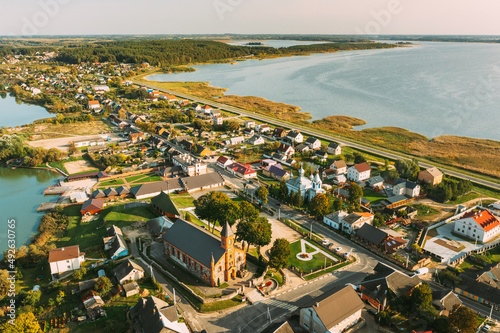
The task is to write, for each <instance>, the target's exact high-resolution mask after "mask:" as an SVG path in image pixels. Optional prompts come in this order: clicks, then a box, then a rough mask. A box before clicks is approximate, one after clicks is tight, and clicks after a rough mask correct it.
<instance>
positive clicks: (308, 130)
mask: <svg viewBox="0 0 500 333" xmlns="http://www.w3.org/2000/svg"><path fill="white" fill-rule="evenodd" d="M131 81H132V82H134V83H135V84H137V85H139V86H145V87H148V88H151V89H155V90H158V91H162V92H166V93H169V94H172V95H175V96H178V97H181V98H184V99H188V100H191V101H193V102H197V103H203V104H207V105H209V106H211V107H214V108H219V109H221V110H225V111H229V112H232V113H236V114H239V115H240V116H245V117H250V118H253V119H256V120H260V121H263V122H266V123H270V124H273V125H277V126H281V127H285V128H289V129H294V130H300V131H301V132H302V133H304V134H307V135H312V136H315V137H317V138H319V139H324V140H328V141H335V142H338V143H340V144H342V145H345V146H349V147H353V148H356V149H359V150H363V151H366V152H368V153H372V154H376V155H379V156H382V157H386V158H389V159H393V160H396V159H400V158H414V157H412V156H408V155H405V154H401V153H393V152H390V151H387V150H382V149H380V148H375V147H371V146H368V145H366V144H361V143H356V142H352V141H349V140H345V139H341V138H339V137H337V136H333V135H327V134H323V133H321V132H318V131H316V130H314V129H311V128H308V127H305V126H300V125H291V124H289V123H287V122H284V121H281V120H279V119H275V118H270V117H266V116H263V115H260V114H257V113H254V112H248V111H245V110H242V109H240V108H237V107H234V106H231V105H227V104H222V103H218V102H214V101H211V100H207V99H203V98H199V97H196V96H192V95H187V94H181V93H178V92H176V91H173V90H167V89H163V88H161V87H159V86H156V85H154V84H150V83H144V82H138V81H135V80H133V79H132V80H131ZM418 163H419V165H420V166H421V167H424V168H430V167H433V166H435V165H432V164H429V163H427V162H422V161H419V162H418ZM439 168H440V169H441V171H442V172H444V173H446V174H448V175H451V176H454V177H458V178H463V179H469V180H470V181H471V182H474V183H476V184H480V185H483V186H487V187H490V188H493V189H496V190H500V184H499V183H494V182H491V181H488V180H484V179H481V178H478V177H475V176H471V175H467V174H465V173H461V172H457V171H453V170H450V169H447V168H443V167H442V166H439Z"/></svg>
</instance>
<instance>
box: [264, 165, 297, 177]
mask: <svg viewBox="0 0 500 333" xmlns="http://www.w3.org/2000/svg"><path fill="white" fill-rule="evenodd" d="M262 173H263V174H264V175H266V176H268V177H271V178H274V179H276V180H279V181H282V180H289V179H290V173H289V172H288V171H286V170H283V167H282V166H281V164H279V163H277V164H275V165H270V166H268V167H266V168H265V169H264V170H263V171H262Z"/></svg>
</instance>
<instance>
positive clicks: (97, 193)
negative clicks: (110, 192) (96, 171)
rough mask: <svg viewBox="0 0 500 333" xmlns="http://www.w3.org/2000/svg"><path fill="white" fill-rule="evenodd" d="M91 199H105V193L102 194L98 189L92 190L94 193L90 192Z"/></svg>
mask: <svg viewBox="0 0 500 333" xmlns="http://www.w3.org/2000/svg"><path fill="white" fill-rule="evenodd" d="M92 197H93V198H94V199H99V198H105V197H106V193H104V191H103V190H102V189H100V188H98V189H97V190H94V192H92Z"/></svg>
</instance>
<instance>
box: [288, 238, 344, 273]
mask: <svg viewBox="0 0 500 333" xmlns="http://www.w3.org/2000/svg"><path fill="white" fill-rule="evenodd" d="M290 250H291V254H290V257H288V262H289V264H290V265H292V266H294V267H295V268H296V269H299V270H300V271H303V272H304V273H309V272H311V271H316V270H318V269H321V268H323V266H324V265H325V258H326V266H327V267H328V266H330V265H331V264H335V263H336V262H334V261H333V260H331V259H330V258H327V257H325V256H324V255H323V254H321V253H317V254H315V255H314V257H313V259H312V260H309V261H303V260H300V259H298V258H297V257H296V255H297V253H300V252H302V250H301V246H300V240H299V241H296V242H294V243H292V244H290ZM306 251H307V253H311V252H313V250H312V249H309V251H308V250H307V248H306Z"/></svg>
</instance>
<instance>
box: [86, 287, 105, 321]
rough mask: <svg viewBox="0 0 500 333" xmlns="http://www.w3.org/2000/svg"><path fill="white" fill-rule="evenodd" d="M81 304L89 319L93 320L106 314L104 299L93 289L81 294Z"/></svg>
mask: <svg viewBox="0 0 500 333" xmlns="http://www.w3.org/2000/svg"><path fill="white" fill-rule="evenodd" d="M82 302H83V306H84V307H85V311H87V316H88V317H89V319H90V320H95V319H97V318H100V317H102V316H105V315H106V312H105V311H104V309H103V308H104V301H103V300H102V298H101V296H99V295H98V294H97V292H95V291H93V290H92V291H90V292H88V293H86V294H85V295H83V296H82Z"/></svg>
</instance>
